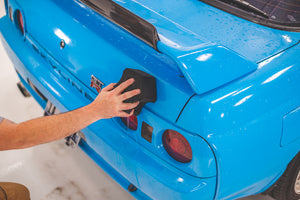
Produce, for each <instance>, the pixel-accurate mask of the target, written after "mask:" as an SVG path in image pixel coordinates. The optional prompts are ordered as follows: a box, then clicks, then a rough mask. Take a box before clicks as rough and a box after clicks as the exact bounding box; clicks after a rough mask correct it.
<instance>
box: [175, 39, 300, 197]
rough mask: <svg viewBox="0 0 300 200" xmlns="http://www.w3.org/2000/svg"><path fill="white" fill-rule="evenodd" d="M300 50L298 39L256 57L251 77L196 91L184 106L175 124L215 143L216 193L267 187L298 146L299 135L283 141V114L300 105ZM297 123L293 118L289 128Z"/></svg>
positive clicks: (240, 193) (238, 194)
mask: <svg viewBox="0 0 300 200" xmlns="http://www.w3.org/2000/svg"><path fill="white" fill-rule="evenodd" d="M299 53H300V46H299V45H296V46H294V47H293V48H290V49H288V50H286V51H283V52H281V53H279V54H277V55H275V56H273V57H270V58H269V59H266V60H264V61H262V62H260V63H258V69H257V71H255V72H254V73H252V74H250V75H248V76H247V77H245V78H242V79H240V80H239V81H236V82H234V83H231V84H229V85H227V86H225V87H222V88H220V89H219V90H216V91H212V92H210V93H207V94H204V95H197V96H195V97H193V98H192V99H191V101H190V102H189V103H188V105H187V106H186V108H185V109H184V111H183V112H182V115H181V116H180V118H179V120H178V123H177V124H178V125H179V126H182V127H189V130H191V131H193V132H197V133H199V134H200V135H201V136H203V137H204V138H205V139H206V140H207V141H208V142H209V143H210V144H211V146H212V147H213V149H214V152H215V155H216V159H217V166H218V189H217V199H234V198H237V197H242V196H246V195H250V194H253V193H259V192H262V191H264V190H265V189H266V188H267V187H269V186H270V185H271V184H272V183H273V182H274V181H275V180H276V179H277V178H278V177H279V176H280V175H281V173H282V172H283V171H284V170H285V168H286V166H287V165H288V163H289V162H290V161H291V160H292V158H293V157H294V156H295V155H296V153H297V152H298V151H299V149H300V144H299V142H296V138H295V137H294V140H295V141H294V142H290V143H289V144H288V145H285V146H282V145H281V139H282V128H283V126H282V124H283V118H284V116H285V115H286V114H287V113H290V112H291V111H293V110H295V109H296V108H298V107H299V106H300V89H299V86H300V57H299ZM299 123H300V121H299V117H298V118H294V120H293V121H292V123H291V124H292V125H291V127H290V128H292V129H294V128H295V127H298V125H296V124H299ZM285 128H287V127H285ZM293 131H294V134H296V133H297V134H298V135H299V130H293Z"/></svg>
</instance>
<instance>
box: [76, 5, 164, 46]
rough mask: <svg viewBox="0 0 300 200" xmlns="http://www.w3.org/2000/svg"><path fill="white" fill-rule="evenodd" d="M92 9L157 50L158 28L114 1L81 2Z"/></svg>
mask: <svg viewBox="0 0 300 200" xmlns="http://www.w3.org/2000/svg"><path fill="white" fill-rule="evenodd" d="M80 1H81V2H82V3H84V4H85V5H87V6H89V7H90V8H91V9H93V10H94V11H96V12H97V13H99V14H100V15H102V16H103V17H105V18H107V19H108V20H110V21H112V22H113V23H115V24H117V25H118V26H120V27H122V28H123V29H125V30H127V31H128V32H130V33H131V34H133V35H135V36H136V37H138V38H139V39H140V40H142V41H144V42H145V43H147V44H148V45H150V46H151V47H153V48H154V49H155V50H157V42H158V41H159V37H158V34H157V31H156V28H155V27H154V26H153V25H152V24H150V23H149V22H147V21H146V20H144V19H142V18H140V17H139V16H137V15H135V14H133V13H132V12H130V11H129V10H127V9H125V8H123V7H122V6H120V5H118V4H117V3H115V2H113V1H112V0H80Z"/></svg>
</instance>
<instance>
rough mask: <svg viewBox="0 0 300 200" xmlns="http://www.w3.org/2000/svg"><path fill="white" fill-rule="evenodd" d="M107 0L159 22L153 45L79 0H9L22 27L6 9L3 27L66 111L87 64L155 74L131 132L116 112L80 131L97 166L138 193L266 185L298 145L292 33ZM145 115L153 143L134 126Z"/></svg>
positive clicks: (8, 41) (82, 92)
mask: <svg viewBox="0 0 300 200" xmlns="http://www.w3.org/2000/svg"><path fill="white" fill-rule="evenodd" d="M115 2H116V3H118V4H119V5H121V6H123V7H124V8H126V9H128V10H129V11H131V12H132V13H134V14H136V15H138V16H139V17H141V18H143V19H145V20H147V21H148V22H150V23H151V24H153V25H154V26H155V27H156V29H157V32H158V35H159V38H160V41H158V43H157V48H158V51H156V50H155V49H153V48H152V47H150V46H149V45H147V44H146V43H144V42H143V41H141V40H140V39H138V38H137V37H135V36H134V35H132V34H130V33H128V32H127V31H126V30H124V29H122V28H120V27H119V26H117V25H115V24H114V23H112V22H110V21H109V20H108V19H106V18H104V17H102V16H101V15H99V14H98V13H96V12H95V11H94V10H92V9H91V8H89V7H88V6H86V5H84V4H83V3H82V2H80V1H77V0H74V1H66V0H63V1H59V0H45V1H37V0H27V1H17V0H9V1H8V3H9V6H10V7H11V8H12V9H13V10H14V11H15V10H17V9H19V10H20V11H21V12H22V14H23V16H24V23H25V30H26V34H25V36H23V35H22V34H21V32H20V31H19V30H18V25H17V24H16V21H14V22H12V21H11V20H10V19H9V17H8V16H5V17H3V18H2V19H0V30H1V38H2V41H3V43H4V45H5V48H6V50H7V52H8V54H9V56H10V58H11V59H12V61H13V63H14V65H15V68H16V70H17V73H18V75H19V77H20V80H21V81H22V82H23V84H24V85H25V87H26V88H27V89H28V90H29V92H30V93H31V94H32V95H33V96H34V98H35V99H36V100H37V101H38V102H39V103H40V105H41V106H42V107H45V105H46V102H47V100H49V101H50V102H52V103H53V104H54V105H55V106H56V107H57V108H58V109H59V110H60V111H62V112H65V111H69V110H73V109H76V108H78V107H81V106H84V105H87V104H88V103H90V102H91V101H92V100H93V99H94V98H95V97H96V95H97V92H96V90H95V89H92V88H90V87H89V84H90V76H91V75H95V76H96V77H98V78H100V79H101V81H103V82H104V83H105V84H108V83H110V82H117V81H118V80H119V78H120V76H121V73H122V71H123V70H124V69H125V68H127V67H129V68H135V69H140V70H143V71H145V72H147V73H149V74H151V75H153V76H154V77H155V78H156V80H157V102H155V103H149V104H147V105H146V106H145V107H144V108H143V110H142V112H141V114H140V115H139V116H138V121H139V125H138V129H137V131H132V130H128V129H127V128H126V127H125V126H124V124H122V122H121V120H120V119H119V118H114V119H107V120H100V121H98V122H96V123H94V124H93V125H91V126H89V127H87V128H85V129H84V130H82V132H83V133H84V134H85V136H86V141H82V143H81V144H80V147H81V148H82V149H83V150H84V151H85V152H86V153H87V154H88V155H89V156H90V157H91V158H92V159H94V160H95V162H96V163H97V164H98V165H99V166H100V167H102V168H103V169H104V170H105V171H106V172H107V173H108V174H110V176H111V177H112V178H114V179H115V180H116V181H117V182H118V183H120V184H121V185H122V186H123V187H124V188H127V187H128V185H129V184H131V183H132V184H134V185H135V186H136V187H137V188H138V190H137V191H136V192H133V193H131V194H132V195H133V196H135V197H136V198H138V199H151V198H152V199H204V200H206V199H207V200H210V199H236V198H239V197H243V196H247V195H251V194H256V193H259V192H262V191H264V190H266V189H267V188H268V187H270V186H271V185H272V184H273V183H274V182H275V181H276V180H277V179H278V178H279V177H280V175H281V174H282V173H283V172H284V170H285V168H286V166H287V165H288V163H289V162H290V161H291V160H292V159H293V157H294V156H295V155H296V154H297V153H298V152H299V149H300V145H299V134H298V133H297V129H298V128H299V121H300V115H299V106H300V90H299V88H298V87H299V85H300V83H299V82H300V69H299V68H300V66H299V65H300V58H299V56H298V55H299V52H300V49H299V48H300V46H299V44H298V43H299V42H298V41H299V40H300V34H299V33H292V32H287V31H280V30H275V29H271V28H268V27H264V26H261V25H257V24H254V23H252V22H249V21H246V20H244V19H240V18H238V17H236V16H233V15H231V14H228V13H226V12H223V11H220V10H218V9H216V8H214V7H212V6H209V5H206V4H204V3H202V2H200V1H196V0H195V1H184V0H177V1H175V2H174V1H169V0H166V1H156V0H155V1H144V0H136V1H129V0H122V1H118V0H116V1H115ZM183 16H185V17H183ZM61 40H64V41H65V42H66V46H65V48H63V49H62V48H61V47H60V45H59V44H60V41H61ZM28 80H30V82H31V83H33V84H34V85H35V87H36V88H37V89H38V90H39V91H40V92H41V93H42V94H43V95H44V96H45V97H46V98H47V100H44V99H43V98H41V97H40V96H39V95H38V94H37V93H36V92H35V91H34V90H33V89H32V87H31V86H30V85H29V81H28ZM143 121H144V122H147V123H148V124H150V125H151V126H153V127H154V131H153V137H152V140H153V142H152V143H149V142H148V141H146V140H145V139H143V138H142V137H141V135H140V133H141V124H142V122H143ZM166 129H173V130H176V131H178V132H180V133H181V134H182V135H183V136H184V137H185V138H186V139H187V140H188V141H189V143H190V145H191V147H192V150H193V159H192V161H191V162H190V163H186V164H184V163H179V162H177V161H175V160H174V159H172V158H171V157H170V156H169V155H168V154H167V152H166V151H165V150H164V148H163V145H162V141H161V138H162V134H163V132H164V130H166Z"/></svg>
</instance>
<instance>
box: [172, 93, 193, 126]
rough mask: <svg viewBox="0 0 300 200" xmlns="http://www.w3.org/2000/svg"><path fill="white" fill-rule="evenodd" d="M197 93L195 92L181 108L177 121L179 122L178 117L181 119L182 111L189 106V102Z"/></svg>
mask: <svg viewBox="0 0 300 200" xmlns="http://www.w3.org/2000/svg"><path fill="white" fill-rule="evenodd" d="M195 95H196V94H193V95H192V96H191V97H190V98H189V99H188V100H187V102H186V103H185V104H184V106H183V108H182V109H181V111H180V113H179V115H178V117H177V119H176V121H175V123H177V121H178V119H179V117H180V115H181V113H182V112H183V110H184V108H185V107H186V106H187V104H188V103H189V102H190V100H191V99H192V98H193V97H194V96H195Z"/></svg>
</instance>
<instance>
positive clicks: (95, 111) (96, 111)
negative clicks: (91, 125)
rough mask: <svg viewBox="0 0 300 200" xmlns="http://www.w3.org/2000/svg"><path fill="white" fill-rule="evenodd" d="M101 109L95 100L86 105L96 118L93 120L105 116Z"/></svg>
mask: <svg viewBox="0 0 300 200" xmlns="http://www.w3.org/2000/svg"><path fill="white" fill-rule="evenodd" d="M100 110H101V109H99V108H98V106H97V105H96V104H95V102H92V103H90V104H89V105H87V106H86V111H87V112H88V113H89V115H90V116H91V117H92V118H93V119H94V120H93V121H98V120H100V119H103V118H104V116H103V114H102V113H101V111H100Z"/></svg>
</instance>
